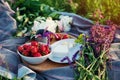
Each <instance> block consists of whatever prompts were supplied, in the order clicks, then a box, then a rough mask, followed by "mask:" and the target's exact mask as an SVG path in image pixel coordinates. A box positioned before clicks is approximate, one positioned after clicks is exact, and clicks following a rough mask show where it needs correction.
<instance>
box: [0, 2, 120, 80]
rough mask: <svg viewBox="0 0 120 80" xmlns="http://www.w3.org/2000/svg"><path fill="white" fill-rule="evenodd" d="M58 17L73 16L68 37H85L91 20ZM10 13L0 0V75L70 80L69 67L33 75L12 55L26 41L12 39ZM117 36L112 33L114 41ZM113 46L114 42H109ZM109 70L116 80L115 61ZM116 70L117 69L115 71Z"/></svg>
mask: <svg viewBox="0 0 120 80" xmlns="http://www.w3.org/2000/svg"><path fill="white" fill-rule="evenodd" d="M59 13H60V14H61V15H68V16H71V17H73V22H72V29H71V30H70V31H69V32H67V33H68V34H71V35H74V36H78V35H79V34H80V33H85V34H88V32H89V29H90V27H91V26H92V25H93V22H92V21H91V20H88V19H86V18H83V17H81V16H79V15H76V14H73V13H67V12H59ZM12 15H14V11H13V10H12V9H11V8H10V6H9V4H8V3H7V2H5V1H4V0H0V75H1V76H4V77H7V78H8V79H14V78H17V79H21V78H24V79H25V80H74V69H73V68H71V67H70V66H67V67H61V68H56V69H52V70H47V71H42V72H36V71H33V70H31V69H30V68H28V67H27V66H25V65H24V64H23V63H22V62H21V61H20V58H19V56H18V54H17V53H16V48H17V46H18V45H21V44H23V43H25V42H26V41H27V38H26V37H22V38H13V37H12V33H13V32H15V31H16V28H17V25H16V20H15V19H14V18H13V17H12ZM118 32H119V30H118ZM119 35H120V34H119V33H117V34H116V39H115V41H114V42H119V41H120V37H119ZM113 44H114V43H113ZM111 63H112V67H113V68H108V74H109V76H110V78H109V79H110V80H120V77H119V75H120V69H119V68H120V67H119V66H120V61H119V58H118V59H117V60H116V59H114V60H113V61H111ZM116 67H117V68H116Z"/></svg>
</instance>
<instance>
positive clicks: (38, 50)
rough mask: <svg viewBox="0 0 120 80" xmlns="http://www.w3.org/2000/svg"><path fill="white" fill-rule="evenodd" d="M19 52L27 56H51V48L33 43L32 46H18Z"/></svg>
mask: <svg viewBox="0 0 120 80" xmlns="http://www.w3.org/2000/svg"><path fill="white" fill-rule="evenodd" d="M18 51H19V52H20V53H21V54H23V55H25V56H29V57H40V56H44V55H47V54H49V53H50V48H49V46H48V45H45V44H42V43H38V42H37V41H31V42H30V44H24V45H21V46H18Z"/></svg>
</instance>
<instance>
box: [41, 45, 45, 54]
mask: <svg viewBox="0 0 120 80" xmlns="http://www.w3.org/2000/svg"><path fill="white" fill-rule="evenodd" d="M40 50H41V51H42V52H44V51H45V50H46V47H45V45H43V44H42V45H40Z"/></svg>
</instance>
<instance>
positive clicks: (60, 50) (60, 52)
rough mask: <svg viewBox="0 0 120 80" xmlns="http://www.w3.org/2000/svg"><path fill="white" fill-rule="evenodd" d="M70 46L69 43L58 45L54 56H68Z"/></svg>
mask: <svg viewBox="0 0 120 80" xmlns="http://www.w3.org/2000/svg"><path fill="white" fill-rule="evenodd" d="M68 53H69V48H68V46H67V45H62V44H60V45H58V46H56V47H55V48H54V50H53V56H54V57H65V56H68Z"/></svg>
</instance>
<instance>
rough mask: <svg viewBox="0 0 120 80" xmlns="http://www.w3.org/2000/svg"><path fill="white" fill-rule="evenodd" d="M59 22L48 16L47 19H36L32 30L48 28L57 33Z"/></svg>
mask: <svg viewBox="0 0 120 80" xmlns="http://www.w3.org/2000/svg"><path fill="white" fill-rule="evenodd" d="M56 27H57V24H56V22H55V21H53V20H52V18H47V19H46V21H41V23H40V22H38V21H34V26H33V27H32V31H37V30H39V29H46V28H47V30H49V31H51V32H53V33H55V32H56Z"/></svg>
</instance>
